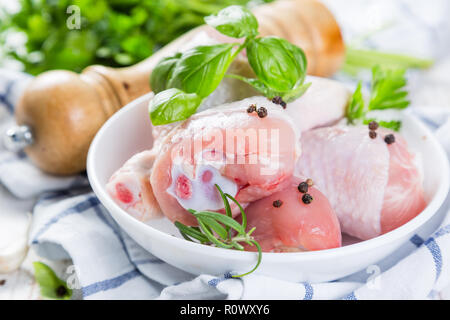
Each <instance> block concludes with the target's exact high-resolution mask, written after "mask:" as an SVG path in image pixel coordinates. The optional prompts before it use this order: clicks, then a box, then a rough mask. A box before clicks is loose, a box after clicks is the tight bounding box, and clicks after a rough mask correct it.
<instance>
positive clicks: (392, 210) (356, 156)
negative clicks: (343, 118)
mask: <svg viewBox="0 0 450 320" xmlns="http://www.w3.org/2000/svg"><path fill="white" fill-rule="evenodd" d="M377 133H378V134H377V136H376V137H375V138H373V139H372V138H371V137H369V130H368V128H367V127H366V126H344V125H339V126H333V127H326V128H319V129H314V130H311V131H307V132H304V133H302V138H301V144H302V156H301V157H300V159H299V161H298V163H297V166H296V170H297V171H298V172H301V173H303V174H304V175H307V176H308V177H311V178H312V179H313V180H314V183H315V185H316V186H317V187H318V188H319V190H320V191H322V192H323V193H324V194H325V196H326V197H327V198H328V200H329V201H330V203H331V206H332V207H333V209H334V210H335V212H336V214H337V216H338V218H339V221H340V223H341V229H342V231H343V232H345V233H347V234H349V235H352V236H355V237H358V238H360V239H362V240H366V239H370V238H373V237H376V236H379V235H381V234H383V233H386V232H388V231H391V230H393V229H395V228H398V227H399V226H401V225H403V224H405V223H406V222H408V221H409V220H411V219H412V218H414V217H415V216H417V215H418V214H419V213H420V212H421V211H422V210H423V209H424V207H425V205H426V203H425V200H424V192H423V188H422V178H421V175H420V172H419V170H418V169H417V167H416V165H415V162H414V156H413V155H412V154H411V153H410V152H409V151H408V146H407V143H406V141H405V140H404V139H403V138H402V137H401V135H400V134H398V133H393V132H390V131H388V130H385V129H378V130H377ZM388 134H393V135H394V137H395V142H393V143H390V144H387V143H386V142H385V140H384V139H385V137H386V136H387V135H388Z"/></svg>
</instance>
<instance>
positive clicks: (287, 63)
mask: <svg viewBox="0 0 450 320" xmlns="http://www.w3.org/2000/svg"><path fill="white" fill-rule="evenodd" d="M247 57H248V62H249V63H250V66H251V67H252V69H253V71H254V72H255V74H256V76H257V77H258V79H260V80H261V81H262V82H263V83H264V84H265V85H266V87H268V88H270V89H272V90H274V91H278V92H289V91H291V90H293V89H294V88H295V86H296V85H298V84H299V83H300V84H301V83H303V81H304V79H305V75H306V57H305V54H304V52H303V50H302V49H300V48H299V47H297V46H295V45H293V44H291V43H290V42H288V41H287V40H285V39H282V38H278V37H263V38H256V39H252V40H250V41H249V43H248V45H247Z"/></svg>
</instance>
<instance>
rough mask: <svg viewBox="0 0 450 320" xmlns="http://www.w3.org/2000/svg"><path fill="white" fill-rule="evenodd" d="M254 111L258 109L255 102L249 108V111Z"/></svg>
mask: <svg viewBox="0 0 450 320" xmlns="http://www.w3.org/2000/svg"><path fill="white" fill-rule="evenodd" d="M253 111H256V106H255V105H254V104H252V105H250V107H248V108H247V112H248V113H252V112H253Z"/></svg>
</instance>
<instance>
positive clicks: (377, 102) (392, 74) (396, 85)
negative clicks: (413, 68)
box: [369, 65, 409, 110]
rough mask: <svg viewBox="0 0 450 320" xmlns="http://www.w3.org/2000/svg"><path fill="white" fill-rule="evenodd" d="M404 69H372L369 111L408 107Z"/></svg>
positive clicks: (378, 67) (376, 67) (377, 67)
mask: <svg viewBox="0 0 450 320" xmlns="http://www.w3.org/2000/svg"><path fill="white" fill-rule="evenodd" d="M405 71H406V70H405V69H396V70H383V69H381V67H380V66H378V65H377V66H375V67H374V68H373V69H372V95H371V97H370V102H369V110H383V109H404V108H406V107H407V106H408V105H409V101H408V100H407V96H408V92H407V91H406V90H403V88H404V87H405V86H406V78H405Z"/></svg>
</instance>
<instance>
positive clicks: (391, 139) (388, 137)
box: [384, 134, 395, 144]
mask: <svg viewBox="0 0 450 320" xmlns="http://www.w3.org/2000/svg"><path fill="white" fill-rule="evenodd" d="M384 142H386V143H387V144H391V143H394V142H395V136H394V135H393V134H388V135H386V136H385V137H384Z"/></svg>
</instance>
